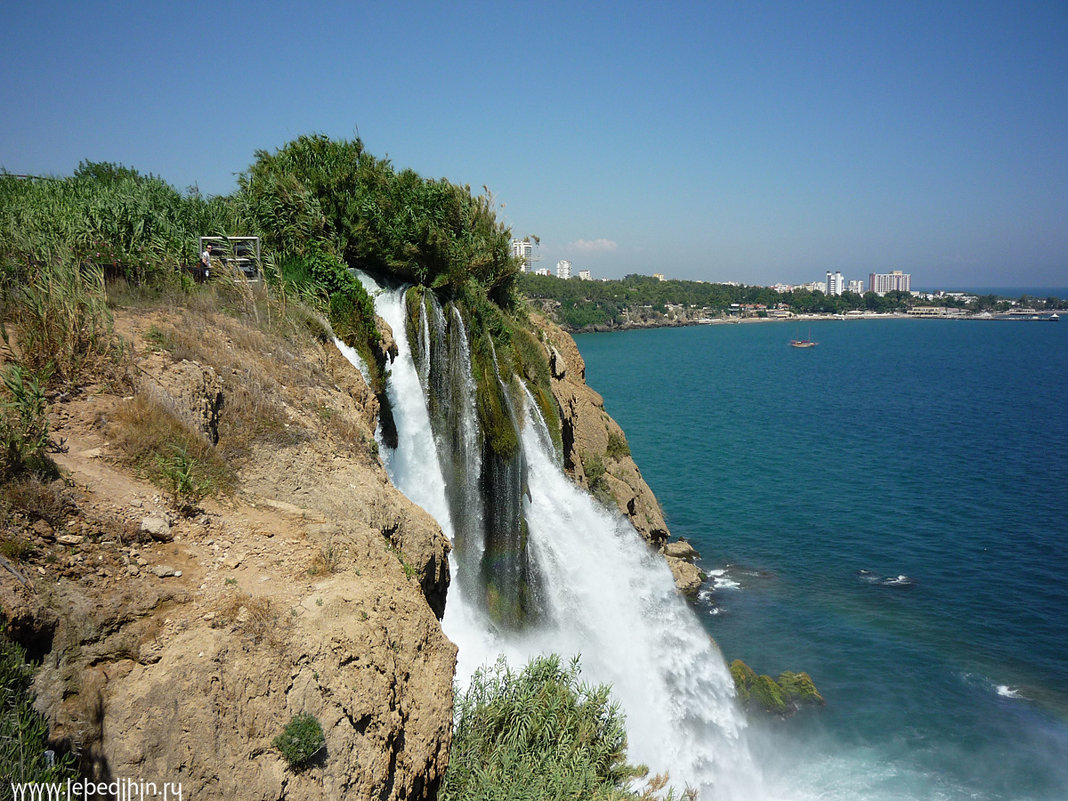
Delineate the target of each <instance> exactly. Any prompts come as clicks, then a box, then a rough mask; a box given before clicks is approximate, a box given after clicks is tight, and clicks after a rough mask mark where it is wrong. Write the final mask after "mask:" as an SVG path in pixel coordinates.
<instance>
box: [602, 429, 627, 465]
mask: <svg viewBox="0 0 1068 801" xmlns="http://www.w3.org/2000/svg"><path fill="white" fill-rule="evenodd" d="M606 454H607V455H608V456H611V457H612V458H614V459H619V458H622V457H624V456H630V445H628V444H627V440H626V438H624V436H623V434H621V433H620V432H618V431H609V432H608V450H607V451H606Z"/></svg>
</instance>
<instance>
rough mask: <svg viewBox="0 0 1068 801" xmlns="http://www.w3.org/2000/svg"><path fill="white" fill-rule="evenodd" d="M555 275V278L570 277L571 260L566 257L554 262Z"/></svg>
mask: <svg viewBox="0 0 1068 801" xmlns="http://www.w3.org/2000/svg"><path fill="white" fill-rule="evenodd" d="M556 277H557V278H564V279H567V278H570V277H571V262H569V261H568V260H567V259H561V260H560V261H558V262H556Z"/></svg>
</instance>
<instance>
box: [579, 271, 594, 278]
mask: <svg viewBox="0 0 1068 801" xmlns="http://www.w3.org/2000/svg"><path fill="white" fill-rule="evenodd" d="M578 276H579V280H582V281H592V280H593V274H592V273H591V272H590V271H589V270H579V272H578Z"/></svg>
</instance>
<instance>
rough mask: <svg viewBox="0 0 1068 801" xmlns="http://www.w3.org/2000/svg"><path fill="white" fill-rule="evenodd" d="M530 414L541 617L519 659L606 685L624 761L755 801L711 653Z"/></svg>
mask: <svg viewBox="0 0 1068 801" xmlns="http://www.w3.org/2000/svg"><path fill="white" fill-rule="evenodd" d="M527 414H528V421H529V423H530V424H528V425H527V426H525V427H524V430H523V448H524V451H525V452H526V454H527V460H528V464H529V486H530V500H529V501H528V502H527V522H528V525H529V527H530V540H529V543H530V547H531V549H532V551H533V554H534V558H535V560H536V563H537V565H538V567H539V569H540V571H541V575H542V580H543V585H542V590H543V598H542V600H543V603H544V605H545V607H546V608H547V610H548V613H549V614H548V615H547V621H546V623H545V624H544V625H543V626H542V627H541V628H539V629H537V630H534V631H530V632H523V633H521V634H520V635H519V637H518V639H517V642H516V643H515V644H514V646H515V647H517V648H518V650H519V651H520V653H519V654H517V655H518V656H520V658H526V657H528V656H530V655H533V654H535V653H545V652H550V651H551V652H555V653H559V654H561V655H566V656H570V655H574V654H581V656H582V669H583V675H584V677H586V678H587V680H590V681H594V682H597V683H610V684H611V685H612V690H613V695H614V696H615V697H616V698H617V699H618V700H619V702H620V706H621V707H622V709H623V711H624V712H625V714H626V716H627V724H628V725H627V730H628V736H629V741H630V749H629V753H630V757H631V759H632V761H638V762H644V763H646V764H648V765H649V766H650V767H651V768H652V769H653V770H654V771H669V772H670V773H671V778H672V782H673V783H675V784H677V785H680V786H681V785H682V784H689V785H691V786H693V787H697V788H699V789H700V790H702V797H704V798H715V799H751V798H754V797H758V796H763V795H764V793H763V791H762V789H761V788H760V787H759V782H758V781H757V779H756V771H755V769H754V766H753V765H752V763H751V759H750V757H749V753H748V749H747V747H746V744H745V734H744V729H745V721H744V718H743V717H742V715H741V714H740V712H739V711H738V710H737V709H736V707H735V705H734V701H733V695H734V685H733V682H732V680H731V677H730V674H729V672H728V671H727V669H726V666H725V664H724V662H723V657H722V655H721V654H720V652H719V649H718V648H717V647H716V645H715V643H714V642H713V641H712V640H711V639H710V638H709V637H708V635H707V634H706V633H705V631H704V629H703V628H702V627H701V625H700V623H699V622H698V621H697V620H696V618H695V617H694V615H693V613H692V611H691V610H690V609H689V608H688V607H687V605H686V604H685V602H683V601H682V599H681V598H680V597H679V596H678V594H677V592H676V591H675V585H674V582H673V580H672V577H671V573H670V571H669V570H668V569H667V566H666V565H665V564H664V562H663V560H662V559H660V558H659V557H657V556H656V555H654V554H653V553H651V552H650V550H649V548H648V546H646V545H645V543H644V542H643V541H642V540H641V538H640V537H639V535H638V534H637V532H636V531H635V530H634V528H633V526H631V525H630V523H629V522H627V521H626V520H624V519H623V518H621V517H619V516H618V515H615V514H612V513H609V512H607V511H606V510H605V509H604V508H603V507H602V506H601V505H600V504H599V503H597V501H595V500H594V499H593V498H592V497H591V496H590V495H589V494H588V493H586V492H585V491H583V490H582V489H580V488H579V487H577V486H576V485H575V484H574V483H573V482H572V481H571V480H570V479H568V478H567V477H566V476H565V475H564V474H563V472H562V471H561V470H560V468H559V466H558V465H557V464H556V461H555V454H554V451H553V448H552V445H551V441H550V440H548V431H547V430H546V429H545V424H544V422H543V421H542V420H541V419H540V414H539V413H538V411H537V407H536V405H535V404H534V403H533V400H532V399H531V398H530V397H529V394H528V402H527ZM543 430H544V433H543Z"/></svg>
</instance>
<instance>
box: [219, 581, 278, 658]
mask: <svg viewBox="0 0 1068 801" xmlns="http://www.w3.org/2000/svg"><path fill="white" fill-rule="evenodd" d="M286 625H287V621H285V620H284V619H283V617H282V615H281V614H279V612H278V611H277V609H276V608H275V605H274V604H272V603H271V600H270V599H269V598H262V597H261V598H254V597H252V596H251V595H249V594H248V593H243V592H241V593H237V594H235V595H232V596H230V597H229V598H226V599H225V600H223V601H222V602H221V603H220V604H219V605H218V606H217V607H216V609H215V617H214V618H213V619H212V621H211V626H212V628H222V627H224V626H233V627H234V628H235V629H236V630H237V631H238V632H240V633H241V634H242V636H243V637H244V638H245V639H246V640H249V641H251V642H252V643H254V644H256V645H259V644H260V643H266V644H267V645H269V646H271V647H272V648H280V647H281V646H282V645H283V644H284V643H285V628H286Z"/></svg>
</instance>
